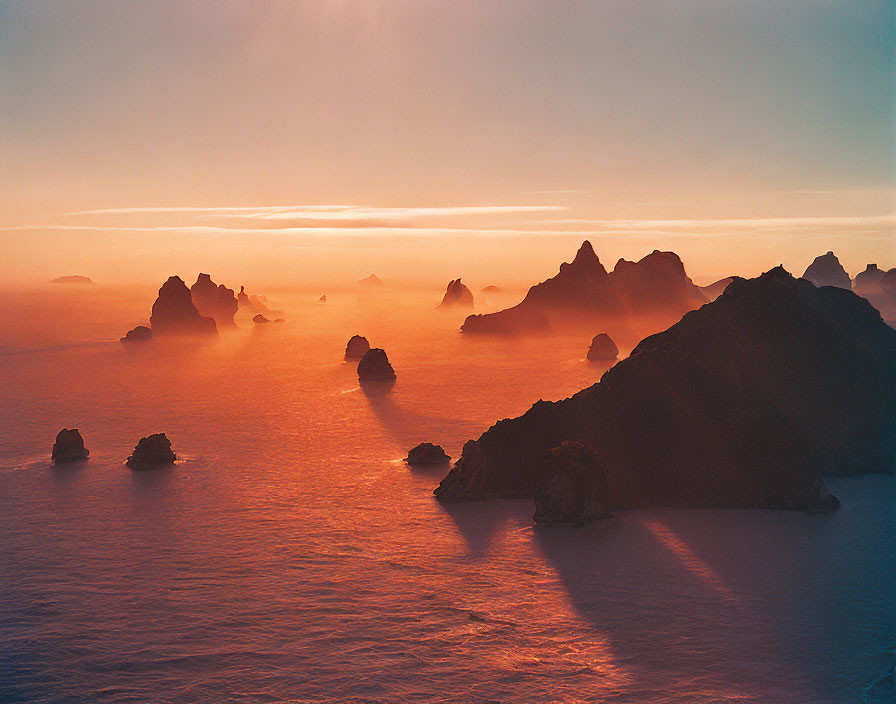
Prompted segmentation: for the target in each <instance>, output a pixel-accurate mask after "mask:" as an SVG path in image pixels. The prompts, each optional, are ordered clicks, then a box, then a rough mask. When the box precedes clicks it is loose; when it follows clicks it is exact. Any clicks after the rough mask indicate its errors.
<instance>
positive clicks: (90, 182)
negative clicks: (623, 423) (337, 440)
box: [0, 0, 896, 279]
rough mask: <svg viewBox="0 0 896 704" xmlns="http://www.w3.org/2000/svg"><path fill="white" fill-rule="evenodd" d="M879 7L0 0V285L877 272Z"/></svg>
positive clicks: (890, 18) (887, 83) (891, 178)
mask: <svg viewBox="0 0 896 704" xmlns="http://www.w3.org/2000/svg"><path fill="white" fill-rule="evenodd" d="M894 7H896V3H894V2H892V1H890V2H862V1H860V0H859V1H855V0H850V2H841V1H837V2H834V1H831V2H822V1H812V2H807V1H803V0H786V1H783V2H782V1H780V0H739V1H737V2H733V1H725V0H706V1H694V0H681V1H677V2H669V1H663V2H649V1H647V2H641V1H639V2H633V1H632V0H619V1H615V0H614V1H607V2H597V1H595V2H590V3H589V2H559V1H557V0H552V1H545V2H533V1H527V0H512V1H508V2H499V1H496V0H489V1H482V2H469V1H467V0H450V1H447V0H446V1H445V2H438V3H436V2H422V1H421V2H410V1H407V2H399V1H397V0H396V1H392V2H349V1H347V0H345V1H340V0H326V1H325V0H321V1H320V2H307V3H306V2H262V1H257V2H229V1H222V0H215V1H213V2H212V1H209V2H185V1H184V0H172V1H170V2H167V1H166V2H153V1H141V2H126V1H122V0H110V1H109V2H97V1H95V0H78V1H74V0H68V1H63V0H57V1H56V2H42V1H36V0H26V1H23V2H8V1H5V0H0V91H2V93H0V99H2V111H0V145H2V171H0V225H3V226H5V227H6V228H8V229H5V230H4V231H3V232H2V233H0V236H2V237H4V238H5V239H6V240H7V241H8V243H9V244H10V245H11V246H10V247H9V248H7V249H8V251H10V252H11V253H12V255H13V257H18V258H19V261H18V262H17V263H15V264H14V265H11V263H10V260H9V259H8V258H7V261H6V262H5V263H0V272H2V273H4V274H8V275H9V276H11V277H13V278H15V277H16V276H20V277H23V278H28V277H30V276H35V277H43V276H45V275H47V274H50V273H53V274H56V275H58V274H64V273H87V274H90V273H91V271H90V268H91V266H93V267H94V268H98V269H99V270H103V271H105V270H107V269H116V270H117V271H118V273H119V274H121V268H122V267H123V266H124V265H125V264H126V262H128V261H129V260H128V257H129V256H141V257H144V260H145V262H151V266H150V267H149V269H148V270H147V269H146V268H144V270H143V271H144V272H147V271H149V272H151V274H152V275H153V276H155V275H156V272H157V271H158V272H162V271H163V270H164V271H167V270H168V269H171V267H172V265H174V266H175V268H177V267H178V266H180V267H195V268H203V266H204V265H205V264H206V262H208V265H207V266H205V268H211V265H212V264H214V265H216V266H218V267H219V269H220V268H222V267H226V268H227V269H228V272H230V271H233V272H234V275H236V274H237V272H236V268H237V267H236V264H234V263H233V262H232V261H230V260H229V259H226V257H225V256H224V255H223V254H222V252H223V251H224V250H225V249H226V250H227V252H228V253H229V254H228V255H227V256H228V257H232V256H233V252H234V251H240V250H241V249H245V250H246V256H245V257H244V262H251V263H252V266H253V267H254V269H253V271H254V272H255V273H256V274H257V275H258V276H263V273H264V268H265V261H268V260H269V259H270V260H271V276H274V277H275V278H276V277H278V276H281V277H282V276H283V275H285V274H286V268H285V267H286V264H285V263H284V261H285V260H284V257H285V256H286V254H285V253H286V252H287V248H288V251H289V252H291V253H292V254H290V255H289V256H294V257H295V261H292V260H289V261H290V262H291V263H290V267H293V268H290V269H289V271H293V270H294V267H299V268H301V264H302V262H303V261H307V262H309V263H313V264H314V266H313V267H310V268H312V269H313V270H312V271H309V272H307V273H306V274H302V272H301V271H299V272H298V275H299V276H304V275H306V276H309V277H311V278H313V277H314V276H320V275H321V269H320V264H321V263H322V262H324V261H325V259H326V257H327V253H328V251H338V252H340V253H342V252H353V255H352V262H353V265H354V266H355V268H352V267H348V268H345V269H344V270H341V269H340V270H338V271H339V273H340V275H344V276H346V277H348V276H354V274H355V272H356V270H357V271H360V270H362V269H363V270H365V271H366V269H367V268H370V267H373V266H380V267H382V266H387V267H388V263H389V261H392V262H393V263H394V262H395V261H396V260H395V259H394V258H395V257H398V256H400V255H401V254H402V253H411V254H412V255H413V256H414V257H416V256H420V255H421V253H425V252H427V251H430V250H432V251H435V252H436V254H435V255H434V256H441V255H442V254H444V261H445V262H446V267H445V269H446V272H447V271H448V269H450V270H451V272H456V273H455V274H452V273H446V275H449V276H450V275H460V274H464V273H465V272H464V271H456V270H457V268H458V267H461V266H462V265H463V264H464V262H465V261H466V259H465V258H466V257H467V255H468V253H469V252H470V251H477V247H478V248H480V250H481V251H490V252H491V251H494V252H498V251H499V249H500V247H505V248H507V247H510V248H516V249H517V250H518V252H519V257H520V261H519V265H518V266H516V267H510V268H507V267H505V268H507V269H508V272H507V273H511V272H516V273H517V274H518V275H519V277H520V278H521V279H522V278H525V277H528V276H535V275H541V273H542V270H543V269H545V268H548V269H549V270H553V269H555V268H556V265H557V264H558V263H559V261H560V260H561V259H563V258H569V256H571V255H572V252H570V251H569V250H570V248H572V247H574V243H575V242H577V241H579V240H581V239H582V238H583V236H584V235H589V236H590V237H591V239H592V240H593V241H594V242H595V246H596V248H597V250H598V253H599V254H601V256H602V259H604V260H606V261H605V263H607V264H608V265H609V266H612V264H613V263H614V261H615V258H616V257H618V256H626V257H628V258H632V257H638V256H642V255H643V254H644V253H646V252H649V251H650V250H652V249H653V248H655V247H659V248H663V249H675V250H676V251H678V252H679V253H681V254H682V256H683V258H685V262H686V264H687V265H688V269H689V271H691V273H692V274H694V275H695V277H699V276H712V275H715V274H720V275H724V274H726V273H728V272H729V271H730V270H732V269H737V268H739V269H740V271H741V272H742V273H747V274H750V273H755V272H756V271H758V270H759V269H762V268H766V267H767V266H770V265H773V264H776V263H778V262H781V261H783V262H784V263H785V264H787V265H790V266H791V267H792V268H794V269H797V268H799V269H802V268H804V267H805V265H807V264H808V263H809V261H811V259H812V257H814V255H815V254H818V253H821V252H824V251H826V250H827V249H831V248H835V249H836V250H837V251H838V253H839V254H840V255H841V259H842V260H844V262H845V263H847V266H848V268H852V269H856V268H861V267H863V266H864V264H865V263H867V262H866V260H867V261H875V260H876V261H879V262H880V263H881V265H882V266H886V267H888V268H889V267H892V266H896V244H894V241H896V229H894V220H893V217H892V215H893V213H894V211H896V208H894V186H896V78H894V75H896V68H894V62H896V19H894V18H896V9H894ZM270 206H289V207H287V208H284V209H282V210H279V211H272V210H271V209H270ZM311 206H341V207H328V208H317V209H315V207H311ZM347 206H354V207H352V208H349V207H347ZM484 206H487V207H484ZM170 208H181V210H168V209H170ZM199 208H210V209H213V210H197V209H199ZM234 208H242V209H243V210H236V211H234V210H232V209H234ZM134 209H138V210H134ZM110 210H116V211H118V212H99V213H98V212H86V211H110ZM75 213H77V214H75ZM85 213H86V214H85ZM707 220H709V221H710V222H706V221H707ZM22 226H30V227H32V228H35V229H29V230H22V229H16V228H21V227H22ZM53 228H56V229H53ZM309 228H311V229H309ZM483 230H485V232H483ZM519 232H525V233H526V234H525V235H518V234H517V233H519ZM330 237H332V238H339V243H338V244H336V245H334V247H333V248H332V249H329V245H328V242H329V241H330V240H328V238H330ZM216 243H217V244H218V245H220V247H216ZM382 243H390V244H389V245H388V246H387V249H388V250H389V251H390V252H391V254H390V255H389V256H391V257H393V259H392V260H390V259H388V258H387V257H385V255H383V251H384V250H383V248H382V247H381V246H380V245H381V244H382ZM452 243H454V245H452ZM428 248H429V249H428ZM210 250H212V251H213V252H214V254H211V255H210V254H209V251H210ZM249 250H251V251H249ZM296 253H298V254H296ZM411 254H409V255H408V256H411ZM203 256H205V257H206V258H205V259H203ZM340 256H341V255H340ZM545 257H546V258H547V260H546V261H543V258H545ZM172 259H173V261H172ZM287 259H288V257H287ZM548 265H549V266H548ZM65 266H67V267H68V269H71V268H74V269H77V271H69V270H64V271H63V270H62V269H60V267H65ZM477 266H478V267H479V269H477V268H476V267H477ZM166 267H167V269H166ZM4 268H5V269H6V271H4ZM471 269H472V272H475V275H476V276H479V275H480V274H481V275H482V276H483V277H484V278H488V271H487V270H486V269H484V264H483V262H482V261H477V262H476V263H475V265H472V266H471ZM336 271H337V269H333V272H336ZM398 273H399V272H398V269H397V268H396V271H395V274H396V275H398ZM438 273H439V274H440V275H441V273H442V272H441V270H438ZM798 273H801V271H800V272H798ZM851 273H855V271H851Z"/></svg>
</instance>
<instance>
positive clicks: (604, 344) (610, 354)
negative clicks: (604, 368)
mask: <svg viewBox="0 0 896 704" xmlns="http://www.w3.org/2000/svg"><path fill="white" fill-rule="evenodd" d="M587 356H588V359H590V360H591V361H592V362H604V361H608V360H612V359H616V358H617V357H618V356H619V348H618V347H616V343H615V342H613V339H612V338H611V337H610V336H609V335H607V333H605V332H602V333H600V334H599V335H595V336H594V339H593V340H591V347H589V348H588V355H587Z"/></svg>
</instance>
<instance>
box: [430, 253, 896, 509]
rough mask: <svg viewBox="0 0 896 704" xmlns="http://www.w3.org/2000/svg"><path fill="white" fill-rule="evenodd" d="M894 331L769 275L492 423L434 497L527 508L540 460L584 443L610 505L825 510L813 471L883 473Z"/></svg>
mask: <svg viewBox="0 0 896 704" xmlns="http://www.w3.org/2000/svg"><path fill="white" fill-rule="evenodd" d="M894 408H896V330H893V329H892V328H890V327H888V326H887V325H885V324H884V322H883V320H882V319H881V317H880V314H879V313H878V312H877V311H876V310H875V309H874V308H873V307H872V306H871V305H870V304H869V303H868V302H867V301H865V300H864V299H862V298H860V297H858V296H856V295H855V294H854V293H852V292H851V291H847V290H844V289H842V288H834V287H822V288H816V286H815V285H814V284H812V283H811V282H809V281H806V280H802V279H795V278H794V277H792V276H791V275H790V274H788V273H787V272H786V271H784V269H783V268H781V267H778V268H776V269H772V270H771V271H769V272H766V273H765V274H763V275H762V276H760V277H757V278H755V279H750V280H744V279H735V280H734V281H733V282H732V283H731V284H730V285H729V286H728V288H727V289H726V290H725V292H724V293H723V294H722V295H721V296H720V297H719V298H718V299H716V300H715V301H714V302H712V303H709V304H707V305H704V306H703V307H702V308H700V309H699V310H695V311H692V312H690V313H688V314H687V315H685V316H684V318H683V319H682V320H681V321H680V322H678V323H677V324H675V325H673V326H672V327H670V328H669V329H668V330H666V331H664V332H661V333H658V334H656V335H653V336H651V337H648V338H647V339H645V340H643V341H642V342H641V343H640V344H639V345H638V346H637V347H636V348H635V349H634V351H633V352H632V354H631V356H629V357H628V358H627V359H625V360H623V361H621V362H619V363H618V364H616V365H615V366H614V367H613V368H612V369H610V370H609V371H607V372H606V373H605V374H604V375H603V377H602V378H601V380H600V382H598V383H597V384H595V385H593V386H591V387H589V388H587V389H585V390H584V391H581V392H579V393H577V394H575V395H574V396H572V397H570V398H568V399H565V400H563V401H558V402H555V403H549V402H544V401H539V402H538V403H536V404H535V405H534V406H532V408H531V409H530V410H529V411H528V412H527V413H525V414H524V415H523V416H520V417H519V418H515V419H508V420H502V421H499V422H498V423H497V424H495V425H494V426H492V428H490V429H489V430H488V431H487V432H485V433H484V434H483V435H482V436H481V437H480V438H479V439H478V441H475V442H473V441H471V442H469V443H467V445H465V446H464V450H463V454H462V456H461V458H460V459H459V460H458V461H457V463H456V465H455V467H454V469H452V470H451V472H449V474H448V475H447V476H446V477H445V479H444V480H443V481H442V483H441V484H440V485H439V487H438V488H437V489H436V490H435V493H436V495H437V496H438V497H439V499H441V500H442V501H464V500H471V499H489V498H499V497H506V498H511V497H513V498H522V497H529V498H531V497H533V496H535V493H536V488H537V486H538V484H539V481H540V477H541V475H542V471H543V466H544V464H545V462H546V461H547V460H548V459H550V457H551V451H552V449H553V448H555V447H559V446H561V444H562V443H563V442H565V441H577V442H584V443H586V444H588V445H589V446H590V447H592V448H593V449H594V450H595V452H596V453H597V455H598V457H599V459H600V462H601V464H602V466H603V467H604V468H605V470H606V474H607V487H608V492H609V497H610V506H611V508H613V509H623V508H642V507H650V506H682V507H703V506H719V507H721V506H725V507H757V508H758V507H763V508H790V509H802V510H805V511H809V512H821V511H829V510H832V509H834V508H836V507H837V505H838V501H837V500H836V498H835V497H833V496H832V495H831V494H829V493H828V491H827V490H826V488H825V486H824V482H823V479H822V475H823V474H858V473H864V472H893V471H894V469H896V414H894V412H893V409H894Z"/></svg>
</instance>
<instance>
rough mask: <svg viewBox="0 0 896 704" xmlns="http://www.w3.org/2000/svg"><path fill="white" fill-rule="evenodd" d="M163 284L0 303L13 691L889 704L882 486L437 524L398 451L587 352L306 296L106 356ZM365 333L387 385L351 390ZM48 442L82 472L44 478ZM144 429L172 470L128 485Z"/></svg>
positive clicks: (894, 617) (551, 383)
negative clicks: (171, 452) (62, 444)
mask: <svg viewBox="0 0 896 704" xmlns="http://www.w3.org/2000/svg"><path fill="white" fill-rule="evenodd" d="M153 294H154V292H153V291H151V290H148V291H141V292H140V293H139V294H133V293H127V294H125V293H123V292H115V294H114V295H112V294H111V293H110V292H106V291H104V290H103V289H102V288H98V289H94V290H90V291H73V290H71V289H70V290H67V291H66V290H54V291H43V292H31V293H20V294H13V293H8V294H6V295H4V296H3V299H2V300H3V303H2V304H0V305H2V308H0V330H2V333H0V335H2V337H0V389H2V391H0V393H2V403H3V406H2V407H3V423H2V424H0V701H4V702H144V701H151V702H223V701H233V702H246V703H249V702H252V703H255V702H347V701H348V702H491V701H494V702H552V701H557V702H577V701H607V702H662V703H671V702H757V703H769V702H782V703H785V702H786V703H788V704H794V703H799V702H806V703H812V704H825V703H839V702H878V703H879V702H893V701H896V689H894V682H893V676H892V668H893V666H894V663H896V559H894V546H896V518H894V506H896V481H894V479H893V478H892V477H880V476H877V477H861V478H855V479H840V480H830V481H829V482H828V484H829V487H830V488H831V490H832V491H833V492H834V493H835V494H837V495H838V496H839V498H840V499H841V500H842V502H843V508H842V509H841V510H840V511H837V512H835V513H833V514H831V515H826V516H806V515H803V514H799V513H789V512H775V511H727V510H725V511H723V510H704V511H687V510H654V511H634V512H623V513H620V514H619V515H617V516H616V517H615V518H613V519H611V520H607V521H603V522H600V523H598V524H595V525H592V526H589V527H586V528H583V529H556V528H554V529H544V528H535V527H534V526H533V524H532V520H531V516H532V512H533V507H532V505H531V503H529V502H495V503H482V504H468V505H460V506H452V507H445V506H441V505H440V504H438V503H437V502H436V501H435V500H434V499H433V497H432V494H431V490H432V488H433V487H434V486H435V485H436V484H437V483H438V481H439V480H440V479H441V477H442V475H443V474H444V472H445V469H446V468H435V469H431V470H413V469H409V468H408V467H407V466H406V465H405V464H404V463H403V462H401V458H402V457H403V456H404V455H405V454H406V451H407V450H408V449H409V448H410V447H412V446H413V445H415V444H416V443H418V442H420V441H424V440H428V441H432V442H437V443H440V444H442V445H443V446H444V447H445V449H446V450H447V451H448V453H449V454H450V455H452V456H455V457H456V456H457V455H458V454H459V452H460V448H461V446H462V445H463V442H464V441H465V440H467V439H469V438H471V437H476V436H478V435H479V434H480V433H481V432H482V431H483V430H484V429H486V428H487V427H488V426H489V425H491V424H492V423H493V422H494V421H495V420H497V419H499V418H502V417H506V416H512V415H517V414H519V413H521V412H523V411H525V410H526V409H527V408H528V407H529V405H530V404H531V403H532V402H533V401H535V400H537V399H538V398H546V399H558V398H562V397H564V396H567V395H569V394H570V393H572V392H574V391H577V390H579V389H580V388H583V387H584V386H587V385H589V384H591V383H593V382H594V381H596V380H597V379H598V378H599V377H600V374H601V373H602V371H603V368H602V367H597V366H593V365H590V364H589V363H587V362H586V361H585V360H584V355H585V350H586V348H587V343H588V340H585V339H578V340H577V339H568V338H563V339H556V340H551V341H541V342H534V341H531V342H502V341H482V340H470V339H466V338H463V337H462V336H461V335H459V334H458V333H457V327H458V325H459V323H460V322H461V320H462V317H463V316H462V315H452V314H448V315H442V314H437V313H435V312H434V311H432V308H433V307H434V306H435V304H436V303H437V302H438V300H439V294H438V293H433V294H432V295H431V296H430V297H429V298H423V297H420V296H415V297H413V298H410V299H408V298H405V297H403V296H399V295H398V294H391V295H386V296H384V297H381V298H379V299H375V300H358V299H357V298H356V296H355V295H353V294H343V295H341V296H340V295H339V294H330V295H329V298H330V302H329V303H328V304H327V305H325V306H319V305H314V304H312V303H311V301H313V300H315V299H316V295H314V296H312V295H311V294H307V295H298V294H295V295H292V296H286V295H283V296H281V300H282V301H283V302H284V303H285V304H286V315H285V317H287V322H286V323H284V324H282V325H268V326H265V327H264V328H260V329H245V330H238V331H235V332H233V333H230V334H228V335H225V336H222V338H221V339H220V340H219V341H218V342H216V343H214V344H210V345H203V346H190V345H166V344H155V343H153V344H152V345H150V346H149V347H148V348H147V349H143V350H127V349H125V348H123V346H122V345H120V344H119V343H118V341H117V338H118V336H120V335H121V334H123V333H124V332H125V331H126V330H127V329H128V328H130V327H133V326H134V325H136V324H138V323H141V322H144V321H145V319H146V318H147V316H148V310H149V305H150V304H151V302H152V299H153V297H154V296H153ZM328 294H329V292H328ZM318 295H319V294H318ZM430 299H431V300H430ZM595 332H599V331H595ZM354 333H360V334H364V335H367V336H368V338H369V339H370V340H371V342H372V343H373V344H374V345H375V346H382V347H384V348H385V349H386V350H387V352H388V354H389V357H390V359H391V361H392V363H393V365H394V366H395V369H396V371H397V373H398V380H397V382H396V384H395V385H394V387H392V388H391V389H387V390H379V391H371V390H366V389H361V388H359V386H358V383H357V378H356V375H355V370H354V365H352V364H346V363H344V362H343V361H342V352H343V349H344V346H345V342H346V340H347V339H348V338H349V336H351V335H352V334H354ZM62 427H78V428H80V429H81V431H82V433H83V434H84V436H85V439H86V441H87V445H88V447H89V448H90V450H91V458H90V461H89V462H87V463H84V464H81V465H77V466H71V467H64V468H62V467H60V468H56V469H53V468H52V467H51V466H50V464H49V462H48V458H49V451H50V447H51V445H52V442H53V438H54V437H55V434H56V432H57V431H58V430H59V429H60V428H62ZM159 431H164V432H166V433H167V434H168V436H169V438H170V439H171V440H172V443H173V445H174V448H175V450H176V451H177V453H178V455H179V457H180V461H179V462H178V463H177V465H176V466H175V467H174V468H170V469H161V470H155V471H131V470H129V469H127V468H125V467H124V465H123V461H124V459H125V458H126V457H127V456H128V454H130V451H131V450H132V448H133V446H134V444H135V443H136V441H137V440H138V439H139V438H140V437H141V435H146V434H148V433H151V432H159ZM888 673H889V676H888Z"/></svg>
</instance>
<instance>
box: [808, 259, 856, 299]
mask: <svg viewBox="0 0 896 704" xmlns="http://www.w3.org/2000/svg"><path fill="white" fill-rule="evenodd" d="M803 278H804V279H807V280H808V281H811V282H812V283H813V284H815V285H816V286H837V287H838V288H847V289H850V290H852V282H851V281H850V278H849V274H847V273H846V270H845V269H844V268H843V266H842V265H841V264H840V260H839V259H837V255H835V254H834V253H833V252H828V253H827V254H822V255H820V256H818V257H815V260H814V261H813V262H812V263H811V264H810V265H809V267H808V268H807V269H806V272H805V273H804V274H803Z"/></svg>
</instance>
